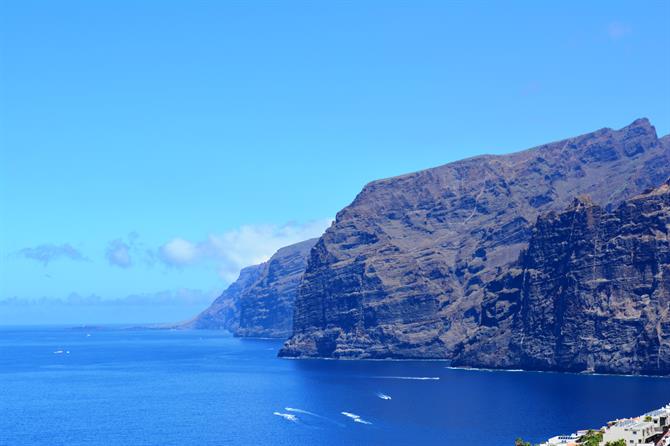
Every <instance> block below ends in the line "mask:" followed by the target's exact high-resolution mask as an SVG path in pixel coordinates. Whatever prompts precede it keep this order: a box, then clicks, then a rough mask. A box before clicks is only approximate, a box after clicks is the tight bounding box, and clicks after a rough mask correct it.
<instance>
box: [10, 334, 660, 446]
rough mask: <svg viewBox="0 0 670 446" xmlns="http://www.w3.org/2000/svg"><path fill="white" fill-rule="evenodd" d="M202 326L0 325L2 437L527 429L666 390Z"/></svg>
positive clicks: (547, 429) (392, 437) (405, 440)
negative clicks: (361, 356)
mask: <svg viewBox="0 0 670 446" xmlns="http://www.w3.org/2000/svg"><path fill="white" fill-rule="evenodd" d="M280 345H281V342H279V341H276V340H262V339H238V338H234V337H231V336H229V335H227V334H225V333H222V332H214V331H169V330H122V329H93V328H79V329H73V328H63V327H60V328H59V327H43V328H35V327H32V328H7V327H5V328H0V445H3V446H5V445H7V446H10V445H11V446H32V445H34V446H38V445H40V446H41V445H44V446H55V445H68V446H75V445H138V446H139V445H156V446H167V445H197V446H207V445H324V446H328V445H470V446H498V445H500V446H504V445H506V446H511V445H513V444H514V439H515V438H516V437H523V438H524V439H525V440H527V441H531V442H539V441H541V440H545V439H547V438H548V437H550V436H553V435H556V434H561V433H570V432H573V431H575V430H577V429H580V428H589V427H595V428H597V427H600V426H601V425H603V424H604V423H605V422H606V421H607V420H610V419H614V418H617V417H624V416H632V415H637V414H641V413H643V412H645V411H648V410H651V409H654V408H657V407H660V406H662V405H663V404H666V403H668V402H669V401H670V380H669V379H666V378H655V377H625V376H589V375H577V374H560V373H536V372H514V371H509V372H508V371H477V370H458V369H450V368H448V367H447V366H446V364H445V363H444V362H440V361H327V360H284V359H278V358H277V357H276V353H277V350H278V348H279V347H280Z"/></svg>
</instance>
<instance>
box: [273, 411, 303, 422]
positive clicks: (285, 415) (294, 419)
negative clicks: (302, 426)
mask: <svg viewBox="0 0 670 446" xmlns="http://www.w3.org/2000/svg"><path fill="white" fill-rule="evenodd" d="M272 415H277V416H278V417H282V418H283V419H285V420H288V421H291V422H293V423H297V422H298V417H297V416H295V415H293V414H290V413H282V412H273V413H272Z"/></svg>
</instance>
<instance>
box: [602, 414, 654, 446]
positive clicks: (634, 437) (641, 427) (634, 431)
mask: <svg viewBox="0 0 670 446" xmlns="http://www.w3.org/2000/svg"><path fill="white" fill-rule="evenodd" d="M657 434H658V432H657V431H656V428H655V427H654V423H652V422H650V421H637V420H624V421H619V422H617V423H615V424H613V425H612V426H609V427H608V428H606V429H605V433H604V434H603V441H602V442H603V443H607V442H608V441H616V440H621V439H623V440H624V441H625V442H626V444H627V445H636V446H640V445H643V446H654V443H653V441H652V440H651V437H653V436H654V435H657Z"/></svg>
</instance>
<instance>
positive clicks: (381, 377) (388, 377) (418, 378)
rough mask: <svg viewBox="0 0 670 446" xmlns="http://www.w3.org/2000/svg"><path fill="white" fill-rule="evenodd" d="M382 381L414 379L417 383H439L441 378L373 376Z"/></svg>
mask: <svg viewBox="0 0 670 446" xmlns="http://www.w3.org/2000/svg"><path fill="white" fill-rule="evenodd" d="M373 378H380V379H412V380H417V381H438V380H439V379H440V377H439V376H373Z"/></svg>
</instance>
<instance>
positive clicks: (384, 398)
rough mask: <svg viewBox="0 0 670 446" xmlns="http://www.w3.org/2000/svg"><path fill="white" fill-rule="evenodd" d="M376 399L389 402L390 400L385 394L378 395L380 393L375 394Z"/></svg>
mask: <svg viewBox="0 0 670 446" xmlns="http://www.w3.org/2000/svg"><path fill="white" fill-rule="evenodd" d="M377 398H381V399H383V400H390V399H391V397H390V396H388V395H386V394H385V393H380V392H377Z"/></svg>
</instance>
